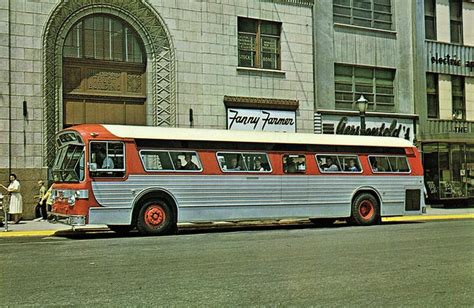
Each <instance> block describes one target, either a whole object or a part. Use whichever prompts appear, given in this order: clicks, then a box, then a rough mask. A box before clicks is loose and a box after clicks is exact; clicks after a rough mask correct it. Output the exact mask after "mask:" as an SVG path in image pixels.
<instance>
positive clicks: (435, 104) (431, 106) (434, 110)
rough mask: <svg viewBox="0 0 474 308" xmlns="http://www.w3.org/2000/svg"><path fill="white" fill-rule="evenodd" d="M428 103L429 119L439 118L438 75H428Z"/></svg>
mask: <svg viewBox="0 0 474 308" xmlns="http://www.w3.org/2000/svg"><path fill="white" fill-rule="evenodd" d="M426 102H427V105H428V118H435V119H436V118H438V116H439V113H438V112H439V98H438V74H433V73H426Z"/></svg>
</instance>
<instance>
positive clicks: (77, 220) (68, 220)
mask: <svg viewBox="0 0 474 308" xmlns="http://www.w3.org/2000/svg"><path fill="white" fill-rule="evenodd" d="M48 220H49V221H50V222H53V223H55V222H59V223H62V224H65V225H68V226H85V225H86V216H84V215H64V214H58V213H50V218H49V219H48Z"/></svg>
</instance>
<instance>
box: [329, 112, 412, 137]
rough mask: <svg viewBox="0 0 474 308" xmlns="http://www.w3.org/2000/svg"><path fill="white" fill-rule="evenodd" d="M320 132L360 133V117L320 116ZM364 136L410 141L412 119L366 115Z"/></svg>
mask: <svg viewBox="0 0 474 308" xmlns="http://www.w3.org/2000/svg"><path fill="white" fill-rule="evenodd" d="M321 120H322V133H323V134H338V135H360V118H359V117H357V116H336V115H323V116H322V119H321ZM365 122H366V129H365V133H364V135H366V136H385V137H398V138H403V139H406V140H410V141H411V142H413V141H414V139H415V134H414V123H413V120H412V119H405V118H397V119H393V118H385V117H366V121H365Z"/></svg>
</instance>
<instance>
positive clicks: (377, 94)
mask: <svg viewBox="0 0 474 308" xmlns="http://www.w3.org/2000/svg"><path fill="white" fill-rule="evenodd" d="M337 67H340V68H342V69H343V68H346V69H350V70H351V76H350V77H351V83H350V84H349V82H348V80H343V78H344V77H345V78H347V77H348V75H342V74H341V75H337V73H336V70H337ZM357 69H359V70H361V71H360V72H363V70H367V72H366V73H368V72H370V74H371V82H370V84H369V83H364V82H361V80H360V79H361V77H360V76H359V77H357V76H356V70H357ZM360 72H359V73H360ZM381 73H390V74H391V75H392V79H391V84H392V85H391V87H389V86H387V85H383V84H381V83H382V81H386V80H388V79H382V78H377V75H378V74H381ZM338 77H339V78H338ZM358 78H359V79H358ZM395 80H396V70H395V69H391V68H379V67H371V66H370V67H369V66H358V65H350V64H344V63H334V94H335V103H336V109H337V110H352V109H353V108H352V106H353V104H354V102H355V101H356V100H357V99H358V98H359V97H360V95H364V97H366V98H368V100H369V106H372V108H373V109H374V111H379V110H377V105H379V106H382V107H381V108H386V109H388V111H387V110H380V111H386V112H394V111H395V107H396V99H395V98H396V97H395V95H396V82H395ZM349 85H350V86H351V90H350V91H348V90H343V89H340V88H339V89H338V86H340V87H341V88H342V87H344V86H345V87H348V86H349ZM364 86H365V87H369V86H370V87H371V92H367V91H361V90H358V89H357V87H359V89H360V87H364ZM382 88H383V89H388V88H390V89H391V92H392V93H391V94H387V93H383V91H380V89H382ZM378 89H379V91H377V90H378ZM338 94H340V95H343V96H344V99H338ZM346 95H351V96H352V98H351V100H350V101H348V100H347V99H345V96H346ZM381 97H388V98H390V100H391V102H390V103H387V102H384V101H383V100H382V101H379V100H378V99H380V98H381ZM349 103H350V104H351V108H342V107H344V105H348V104H349ZM338 105H339V106H338ZM381 108H380V109H381Z"/></svg>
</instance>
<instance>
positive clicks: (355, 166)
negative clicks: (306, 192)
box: [316, 155, 362, 172]
mask: <svg viewBox="0 0 474 308" xmlns="http://www.w3.org/2000/svg"><path fill="white" fill-rule="evenodd" d="M316 161H317V162H318V167H319V170H320V171H321V172H361V171H362V167H361V165H360V161H359V157H357V155H316Z"/></svg>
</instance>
